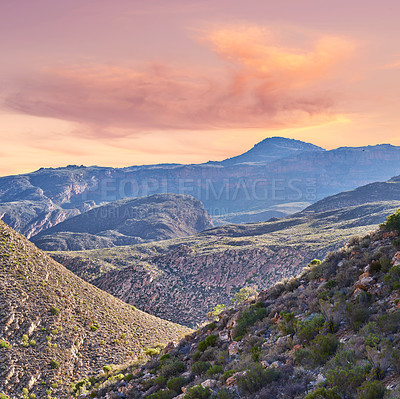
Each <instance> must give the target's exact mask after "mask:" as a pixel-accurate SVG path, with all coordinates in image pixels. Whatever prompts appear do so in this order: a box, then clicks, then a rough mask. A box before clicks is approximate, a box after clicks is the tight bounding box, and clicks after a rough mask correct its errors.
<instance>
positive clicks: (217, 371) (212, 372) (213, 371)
mask: <svg viewBox="0 0 400 399" xmlns="http://www.w3.org/2000/svg"><path fill="white" fill-rule="evenodd" d="M223 371H224V369H223V368H222V366H219V365H217V364H214V365H213V366H211V367H210V368H209V369H208V370H207V371H206V375H207V377H212V376H213V375H215V374H222V372H223Z"/></svg>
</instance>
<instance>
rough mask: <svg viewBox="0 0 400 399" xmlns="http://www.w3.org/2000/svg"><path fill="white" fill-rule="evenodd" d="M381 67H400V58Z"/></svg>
mask: <svg viewBox="0 0 400 399" xmlns="http://www.w3.org/2000/svg"><path fill="white" fill-rule="evenodd" d="M380 69H400V60H398V61H395V62H392V63H390V64H386V65H383V66H382V67H381V68H380Z"/></svg>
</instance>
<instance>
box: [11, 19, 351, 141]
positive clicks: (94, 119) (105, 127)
mask: <svg viewBox="0 0 400 399" xmlns="http://www.w3.org/2000/svg"><path fill="white" fill-rule="evenodd" d="M204 40H206V41H207V42H208V43H211V45H212V49H213V51H214V52H215V53H216V54H217V55H218V56H219V57H220V58H221V59H223V60H225V62H226V64H227V65H225V66H224V67H223V68H222V69H221V70H220V71H219V72H218V76H207V74H206V73H204V71H201V69H200V68H193V69H189V68H173V67H171V66H168V65H166V64H163V63H159V64H151V65H147V66H146V67H145V68H135V69H129V68H121V67H116V66H104V65H102V66H89V67H85V68H82V67H81V68H70V69H67V68H61V69H48V70H46V71H44V72H43V73H41V74H37V75H36V76H35V77H34V78H26V79H22V80H20V81H18V82H17V87H18V88H19V90H15V91H14V93H12V94H10V95H8V97H7V99H6V105H7V106H8V107H9V108H11V109H13V110H17V111H18V112H20V113H24V114H29V115H35V116H44V117H51V118H58V119H62V120H67V121H74V122H79V123H83V124H85V125H88V126H89V127H90V129H84V130H83V131H84V132H86V134H88V135H95V136H97V137H102V136H104V137H109V136H110V135H114V136H128V135H132V134H136V133H137V132H143V131H147V130H149V129H167V130H168V129H210V128H211V129H212V128H250V127H252V128H253V127H258V128H276V127H282V126H283V127H287V126H297V125H302V126H304V125H309V126H311V125H315V124H321V123H325V122H326V121H331V120H333V119H335V118H336V117H337V115H336V114H335V112H334V111H333V109H334V104H335V98H334V96H333V95H332V94H329V93H327V90H325V89H324V90H322V89H321V88H319V87H318V84H320V83H321V82H323V81H324V79H325V78H327V77H329V75H330V73H331V72H332V71H333V69H334V67H336V66H337V65H338V63H339V62H340V61H341V60H343V59H344V58H346V57H348V56H349V54H350V53H351V51H352V46H351V45H350V44H349V42H347V41H344V40H342V39H338V38H335V37H323V38H321V39H320V40H318V41H317V42H316V43H315V44H314V46H313V48H312V49H311V50H309V49H308V50H300V49H292V48H286V47H283V46H279V45H277V44H275V43H274V38H273V36H272V34H271V33H270V32H268V31H266V30H265V29H262V28H259V27H244V28H240V29H238V28H237V27H236V28H235V27H232V28H229V29H221V30H214V31H211V32H208V33H207V34H206V35H205V37H204Z"/></svg>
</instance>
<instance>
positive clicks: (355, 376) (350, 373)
mask: <svg viewBox="0 0 400 399" xmlns="http://www.w3.org/2000/svg"><path fill="white" fill-rule="evenodd" d="M367 374H368V368H366V367H362V366H355V367H353V368H350V367H336V368H334V369H331V370H328V371H327V373H326V382H327V384H328V385H329V386H330V387H332V388H333V387H337V388H338V391H339V392H340V393H341V394H342V396H343V397H345V398H347V397H352V396H353V394H354V393H355V392H356V389H357V388H358V387H359V386H360V385H361V384H362V383H363V382H364V381H365V378H366V376H367Z"/></svg>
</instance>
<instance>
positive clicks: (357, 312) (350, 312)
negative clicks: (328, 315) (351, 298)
mask: <svg viewBox="0 0 400 399" xmlns="http://www.w3.org/2000/svg"><path fill="white" fill-rule="evenodd" d="M345 310H346V317H347V319H348V320H349V322H350V323H351V324H352V326H353V330H354V331H358V330H359V329H360V328H361V326H362V325H363V324H364V323H365V322H366V321H367V320H368V318H369V315H370V312H369V310H368V309H367V308H365V307H364V306H362V305H360V304H347V305H346V308H345Z"/></svg>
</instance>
